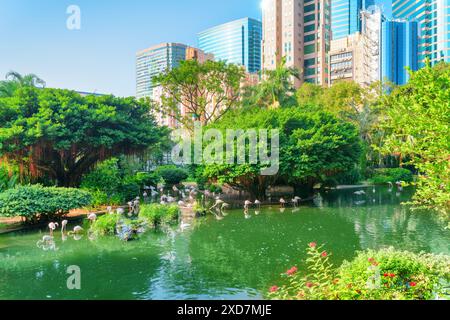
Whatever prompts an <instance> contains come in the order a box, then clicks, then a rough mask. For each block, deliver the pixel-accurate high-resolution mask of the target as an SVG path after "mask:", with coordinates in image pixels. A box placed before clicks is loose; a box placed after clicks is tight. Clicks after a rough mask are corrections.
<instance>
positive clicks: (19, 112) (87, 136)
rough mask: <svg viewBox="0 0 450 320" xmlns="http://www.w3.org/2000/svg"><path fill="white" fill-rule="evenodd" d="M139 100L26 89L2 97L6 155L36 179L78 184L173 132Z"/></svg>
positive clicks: (1, 142) (1, 151) (0, 129)
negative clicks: (94, 170)
mask: <svg viewBox="0 0 450 320" xmlns="http://www.w3.org/2000/svg"><path fill="white" fill-rule="evenodd" d="M150 112H151V109H150V105H149V104H146V103H144V102H143V101H141V102H138V101H136V100H135V99H134V98H116V97H114V96H101V97H97V96H88V97H82V96H80V95H79V94H77V93H75V92H73V91H68V90H59V89H41V90H38V89H35V88H33V87H23V88H20V89H18V90H17V91H16V92H15V94H14V96H13V97H10V98H3V99H0V155H1V156H3V157H4V158H6V159H7V160H8V161H10V162H15V163H17V164H18V165H19V167H20V168H21V174H22V175H24V174H28V175H30V176H31V177H33V178H38V177H41V176H45V177H48V178H49V179H51V180H53V181H54V182H56V183H57V184H58V185H59V186H66V187H76V186H78V185H79V184H80V181H81V177H82V175H83V174H84V173H86V172H88V171H89V170H90V169H92V168H93V167H94V165H95V164H96V163H97V162H99V161H101V160H105V159H108V158H110V157H113V156H116V155H121V154H125V155H133V154H137V153H141V152H144V151H145V150H147V149H148V148H149V147H151V146H152V145H154V144H157V143H158V142H159V141H160V140H161V139H162V138H164V137H165V136H166V135H167V134H168V130H167V129H165V128H159V127H157V125H156V123H155V121H154V119H153V117H152V116H151V115H150Z"/></svg>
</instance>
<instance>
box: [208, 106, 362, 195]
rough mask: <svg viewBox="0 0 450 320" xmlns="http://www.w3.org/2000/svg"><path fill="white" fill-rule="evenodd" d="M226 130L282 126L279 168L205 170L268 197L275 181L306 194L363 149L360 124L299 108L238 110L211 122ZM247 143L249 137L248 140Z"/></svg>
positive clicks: (354, 160)
mask: <svg viewBox="0 0 450 320" xmlns="http://www.w3.org/2000/svg"><path fill="white" fill-rule="evenodd" d="M210 127H211V128H216V129H219V130H221V131H223V132H225V131H226V130H227V129H243V130H246V129H266V130H271V129H278V130H279V134H280V137H279V139H280V158H279V165H280V170H279V172H278V174H276V175H272V176H262V175H261V169H262V168H263V167H264V165H263V164H261V163H258V164H248V163H247V164H214V165H211V164H208V165H205V166H204V167H203V175H204V176H206V177H207V178H209V179H210V180H214V181H218V182H221V183H227V184H230V185H232V186H235V187H239V188H242V189H244V190H246V191H249V192H250V193H252V195H254V196H255V197H258V198H262V197H264V196H265V190H266V188H267V187H268V186H269V185H273V184H274V183H282V184H289V185H292V186H294V187H296V188H297V189H298V191H304V192H305V193H308V192H310V191H311V190H312V188H313V186H314V185H315V184H316V183H321V182H327V181H328V180H329V179H330V178H332V177H333V176H335V175H337V174H339V173H341V172H345V171H349V170H351V169H353V168H354V166H355V164H356V163H357V162H358V158H359V156H360V152H361V148H360V143H359V137H358V130H357V129H356V127H355V126H354V125H352V124H350V123H348V122H345V121H342V120H339V119H338V118H336V117H335V116H333V115H331V114H329V113H325V112H320V111H305V110H302V109H300V108H278V109H260V108H257V107H254V108H253V110H245V111H243V110H237V111H234V112H231V113H229V114H227V115H226V116H225V117H224V118H222V119H221V120H220V121H218V122H217V123H214V124H212V125H211V126H210ZM246 144H248V142H246Z"/></svg>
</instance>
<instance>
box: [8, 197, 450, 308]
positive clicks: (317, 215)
mask: <svg viewBox="0 0 450 320" xmlns="http://www.w3.org/2000/svg"><path fill="white" fill-rule="evenodd" d="M355 191H358V190H353V189H352V190H339V191H330V192H327V193H324V194H322V195H321V197H320V198H319V199H321V200H320V201H319V202H317V197H316V200H315V201H311V202H309V203H306V202H303V203H302V205H301V206H299V207H297V208H294V207H292V206H290V207H286V208H282V210H280V208H279V207H278V206H274V207H273V208H267V207H262V208H261V209H257V210H246V211H245V212H243V211H242V210H235V211H229V212H228V213H229V214H228V215H223V214H222V215H220V217H221V219H220V220H218V219H216V216H213V215H211V216H210V217H208V218H205V219H200V220H192V219H191V220H183V221H182V223H181V224H180V225H179V226H176V227H173V228H167V229H165V230H162V231H154V232H149V233H147V234H145V235H144V236H143V237H142V238H141V239H140V240H139V241H134V242H128V243H125V242H121V241H119V240H118V239H116V238H99V239H91V240H90V239H88V237H85V238H78V239H75V238H74V237H66V238H64V237H60V234H59V233H58V232H55V234H54V238H52V239H50V238H48V239H47V238H45V239H44V238H43V237H44V234H42V233H39V232H22V233H15V234H9V235H5V236H0V283H1V284H2V285H1V286H0V299H10V298H20V299H63V298H64V299H228V298H231V299H241V298H249V299H253V298H255V299H257V298H260V297H261V292H263V291H266V290H267V288H268V287H269V286H270V285H272V284H273V283H277V282H278V281H279V279H280V277H281V276H280V274H281V273H283V272H284V271H285V270H286V269H287V268H290V267H292V266H297V267H298V268H299V269H300V270H302V269H304V266H305V263H304V261H305V258H306V253H305V247H306V246H307V244H308V243H310V242H312V241H316V242H317V243H323V244H325V245H326V246H327V250H328V251H330V252H333V255H332V257H331V259H332V262H333V263H335V264H340V263H341V262H342V260H344V259H351V258H353V257H354V255H355V251H356V250H362V249H368V248H373V249H378V248H381V247H386V246H395V247H396V248H398V249H406V250H411V251H415V252H418V251H427V252H435V253H446V254H449V253H450V252H449V248H448V243H449V240H450V236H449V234H448V231H446V230H445V229H444V227H445V225H443V224H442V223H440V222H439V220H437V219H435V218H434V216H433V215H431V214H423V213H412V212H410V211H409V210H408V208H407V207H404V206H401V205H400V202H401V201H405V200H408V199H409V197H410V196H411V190H408V189H405V190H404V191H403V192H401V193H400V196H399V197H397V196H396V194H395V192H389V188H376V189H375V192H374V190H373V188H368V189H366V190H365V193H364V194H362V193H361V194H354V192H355ZM361 201H365V202H364V203H360V202H361ZM318 205H319V207H318ZM61 236H63V235H62V234H61ZM37 241H39V246H37V243H36V242H37ZM44 248H45V249H44ZM53 248H54V249H53ZM56 249H58V250H56ZM70 265H78V266H80V268H81V271H82V290H81V291H68V290H67V289H66V287H65V284H66V280H67V274H66V269H67V267H68V266H70Z"/></svg>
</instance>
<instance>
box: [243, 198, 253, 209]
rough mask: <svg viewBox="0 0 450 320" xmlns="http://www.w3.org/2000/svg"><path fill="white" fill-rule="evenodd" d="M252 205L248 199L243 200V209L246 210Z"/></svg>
mask: <svg viewBox="0 0 450 320" xmlns="http://www.w3.org/2000/svg"><path fill="white" fill-rule="evenodd" d="M251 205H252V202H251V201H250V200H245V202H244V209H245V210H248V208H249V207H250V206H251Z"/></svg>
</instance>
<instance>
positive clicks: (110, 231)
mask: <svg viewBox="0 0 450 320" xmlns="http://www.w3.org/2000/svg"><path fill="white" fill-rule="evenodd" d="M121 219H122V216H121V215H120V214H105V215H103V216H101V217H99V218H97V220H95V222H94V223H93V224H92V226H91V231H92V232H94V234H96V235H100V236H107V235H111V236H112V235H114V234H115V233H116V227H117V224H118V223H119V221H120V220H121Z"/></svg>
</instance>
